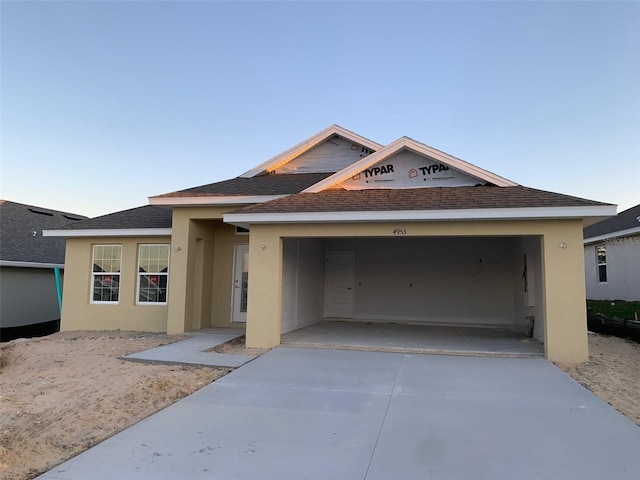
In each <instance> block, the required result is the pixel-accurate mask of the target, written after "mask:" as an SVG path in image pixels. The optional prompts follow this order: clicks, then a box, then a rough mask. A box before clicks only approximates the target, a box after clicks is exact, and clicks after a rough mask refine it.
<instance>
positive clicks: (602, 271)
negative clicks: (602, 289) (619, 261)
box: [596, 245, 607, 283]
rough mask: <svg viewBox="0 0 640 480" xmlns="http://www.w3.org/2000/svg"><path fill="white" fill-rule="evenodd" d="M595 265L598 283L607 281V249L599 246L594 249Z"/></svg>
mask: <svg viewBox="0 0 640 480" xmlns="http://www.w3.org/2000/svg"><path fill="white" fill-rule="evenodd" d="M596 263H597V265H598V282H599V283H604V282H606V281H607V247H606V246H604V245H600V246H599V247H596Z"/></svg>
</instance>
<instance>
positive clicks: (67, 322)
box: [60, 237, 173, 332]
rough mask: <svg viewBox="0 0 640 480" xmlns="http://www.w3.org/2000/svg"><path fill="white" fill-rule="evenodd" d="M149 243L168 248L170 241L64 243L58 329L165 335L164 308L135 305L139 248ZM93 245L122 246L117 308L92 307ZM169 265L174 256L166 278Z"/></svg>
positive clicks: (73, 240)
mask: <svg viewBox="0 0 640 480" xmlns="http://www.w3.org/2000/svg"><path fill="white" fill-rule="evenodd" d="M151 243H166V244H168V243H170V238H169V237H137V238H69V239H67V247H66V256H65V271H66V276H65V282H64V289H63V295H62V318H61V321H60V329H61V330H116V329H121V330H136V331H145V332H164V331H166V324H167V306H166V305H136V289H137V268H138V245H140V244H151ZM93 245H122V266H121V272H120V300H119V302H118V303H117V304H113V305H104V304H92V303H91V290H92V287H91V268H92V255H93ZM172 261H173V255H171V256H170V258H169V276H171V269H172Z"/></svg>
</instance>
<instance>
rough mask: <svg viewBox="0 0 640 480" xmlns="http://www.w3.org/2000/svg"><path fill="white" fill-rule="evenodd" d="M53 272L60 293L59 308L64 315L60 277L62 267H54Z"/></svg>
mask: <svg viewBox="0 0 640 480" xmlns="http://www.w3.org/2000/svg"><path fill="white" fill-rule="evenodd" d="M53 274H54V275H55V277H56V291H57V293H58V310H59V312H60V316H61V317H62V281H61V279H60V267H53Z"/></svg>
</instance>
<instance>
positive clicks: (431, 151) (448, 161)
mask: <svg viewBox="0 0 640 480" xmlns="http://www.w3.org/2000/svg"><path fill="white" fill-rule="evenodd" d="M403 150H409V151H412V152H414V153H417V154H418V155H423V156H427V157H430V158H431V159H433V160H435V161H437V162H440V163H442V164H444V165H447V166H449V167H451V168H454V169H456V170H459V171H461V172H464V173H467V174H469V175H470V176H472V177H475V178H478V179H481V180H484V181H485V182H487V183H491V184H493V185H497V186H500V187H513V186H515V185H517V183H515V182H512V181H511V180H508V179H506V178H504V177H501V176H499V175H496V174H495V173H492V172H489V171H488V170H484V169H482V168H480V167H476V166H475V165H472V164H471V163H468V162H465V161H464V160H460V159H459V158H456V157H454V156H452V155H449V154H447V153H444V152H441V151H440V150H436V149H435V148H432V147H429V146H428V145H425V144H423V143H420V142H417V141H416V140H413V139H412V138H409V137H401V138H399V139H398V140H396V141H394V142H392V143H390V144H389V145H387V146H386V147H384V148H382V149H380V150H378V151H377V152H375V153H372V154H371V155H369V156H367V157H365V158H363V159H362V160H360V161H358V162H355V163H353V164H351V165H350V166H348V167H346V168H344V169H342V170H340V171H339V172H336V173H335V174H333V175H331V176H330V177H327V178H326V179H324V180H322V181H320V182H318V183H316V184H315V185H312V186H310V187H309V188H307V189H306V190H304V192H305V193H318V192H321V191H322V190H326V189H328V188H331V187H335V186H337V185H339V184H340V183H342V182H344V181H346V180H348V179H350V178H352V177H353V176H355V175H357V174H359V173H361V172H363V171H364V170H366V169H368V168H369V167H371V166H373V165H375V164H376V163H379V162H382V161H384V160H385V159H388V158H390V157H392V156H393V155H396V154H398V153H400V152H402V151H403Z"/></svg>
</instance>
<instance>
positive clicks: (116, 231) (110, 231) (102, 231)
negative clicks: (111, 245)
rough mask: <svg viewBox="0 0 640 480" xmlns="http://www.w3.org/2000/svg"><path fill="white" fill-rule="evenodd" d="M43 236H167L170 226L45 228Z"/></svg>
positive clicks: (169, 232)
mask: <svg viewBox="0 0 640 480" xmlns="http://www.w3.org/2000/svg"><path fill="white" fill-rule="evenodd" d="M42 236H43V237H67V238H73V237H166V236H171V229H170V228H95V229H84V230H43V232H42Z"/></svg>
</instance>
